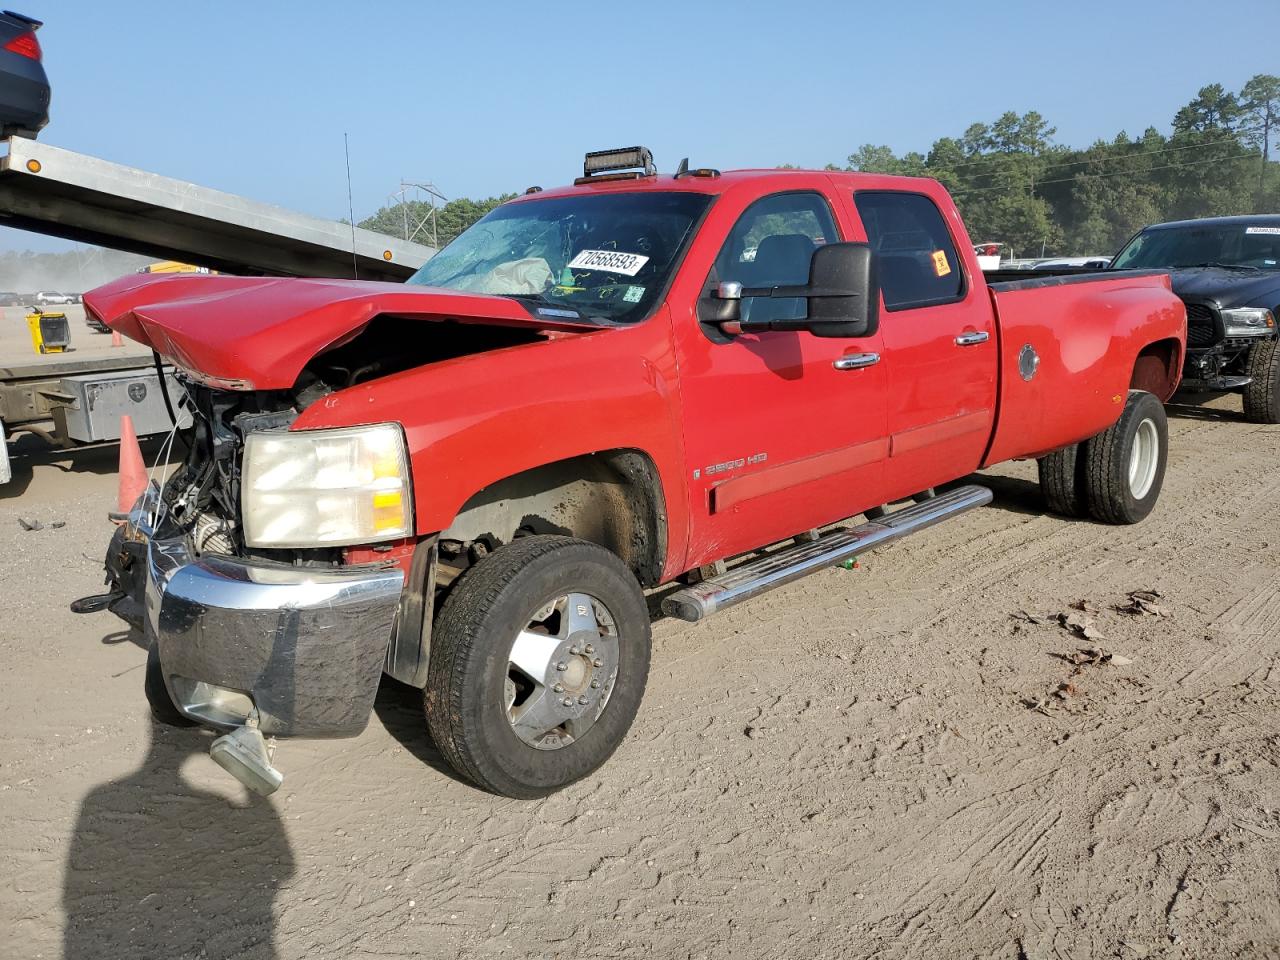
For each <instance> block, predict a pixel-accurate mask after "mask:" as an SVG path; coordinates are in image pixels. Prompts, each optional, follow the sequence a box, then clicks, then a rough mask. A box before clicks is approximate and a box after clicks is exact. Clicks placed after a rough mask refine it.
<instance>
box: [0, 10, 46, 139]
mask: <svg viewBox="0 0 1280 960" xmlns="http://www.w3.org/2000/svg"><path fill="white" fill-rule="evenodd" d="M41 26H42V24H41V22H40V21H39V20H33V19H31V17H25V16H23V15H22V14H20V13H14V12H13V11H11V10H5V11H4V12H3V13H0V136H3V137H30V138H32V139H34V138H35V135H36V134H37V133H39V132H40V129H41V128H42V127H43V126H44V125H45V124H46V123H48V122H49V78H48V77H46V76H45V72H44V63H42V62H41V61H42V58H43V54H42V52H41V50H40V41H39V40H37V39H36V31H37V30H39V29H40V27H41Z"/></svg>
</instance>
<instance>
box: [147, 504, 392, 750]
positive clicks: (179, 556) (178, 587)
mask: <svg viewBox="0 0 1280 960" xmlns="http://www.w3.org/2000/svg"><path fill="white" fill-rule="evenodd" d="M155 496H156V493H155V489H154V488H152V490H151V491H150V492H149V493H148V494H145V495H144V496H143V498H142V499H141V500H140V501H139V503H138V505H137V507H135V509H134V511H133V512H132V514H131V515H130V522H129V523H130V526H131V527H132V528H133V529H135V530H136V534H135V535H136V536H138V537H141V538H143V539H144V540H145V542H146V551H145V552H146V566H147V569H146V581H145V601H144V603H145V611H146V612H145V625H146V630H147V632H148V633H149V634H151V636H152V637H154V639H155V642H156V643H157V644H158V648H159V654H160V664H161V668H162V669H163V672H164V679H165V685H166V687H167V688H168V691H169V695H170V697H172V699H173V702H174V703H175V704H176V705H177V707H178V709H179V710H181V711H182V713H184V714H185V715H186V716H188V717H190V718H191V719H193V720H196V721H198V722H200V723H203V724H206V725H209V726H213V727H218V728H223V729H228V728H233V727H237V726H240V725H241V724H243V723H244V722H245V719H246V718H247V717H248V716H249V714H250V712H251V711H253V710H254V709H256V710H257V713H258V723H259V727H260V729H261V731H262V733H263V734H264V735H267V736H304V737H349V736H355V735H356V734H358V733H359V732H360V731H361V730H363V729H364V728H365V726H366V724H368V722H369V714H370V712H371V711H372V709H373V699H374V695H375V694H376V693H377V689H378V680H379V678H380V676H381V674H382V666H383V662H384V660H385V658H386V653H387V645H388V643H389V642H390V639H391V630H392V624H393V621H394V619H395V614H396V609H397V606H398V605H399V602H400V593H401V588H402V587H403V583H404V574H403V573H402V572H401V570H400V569H399V568H397V567H392V566H386V567H383V566H362V567H352V568H344V569H330V568H306V567H294V566H289V565H286V564H271V563H260V562H254V561H248V560H241V559H239V558H234V557H224V556H213V555H206V556H203V557H199V558H196V557H194V556H192V554H191V553H190V551H189V550H188V547H187V543H186V540H185V538H184V537H183V536H181V535H180V534H179V533H178V532H177V531H176V530H172V529H170V530H166V523H165V521H164V518H163V517H160V518H159V519H158V520H157V522H155V524H154V527H153V526H152V525H151V524H149V523H148V522H147V521H148V520H149V519H150V516H149V514H150V510H151V508H152V507H153V505H154V502H155V500H154V498H155ZM126 529H129V528H128V527H127V528H126Z"/></svg>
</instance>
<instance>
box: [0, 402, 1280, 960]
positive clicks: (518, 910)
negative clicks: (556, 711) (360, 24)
mask: <svg viewBox="0 0 1280 960" xmlns="http://www.w3.org/2000/svg"><path fill="white" fill-rule="evenodd" d="M1238 409H1239V401H1238V399H1224V400H1217V401H1213V402H1212V403H1211V404H1210V405H1209V406H1208V407H1200V406H1195V405H1185V406H1178V407H1175V408H1174V411H1173V412H1174V416H1173V419H1172V421H1171V431H1172V455H1171V459H1170V464H1169V474H1168V480H1167V482H1166V486H1165V491H1164V496H1163V498H1162V500H1161V502H1160V505H1159V506H1158V508H1157V511H1156V513H1155V514H1154V515H1153V516H1152V517H1151V518H1150V519H1149V520H1148V521H1147V522H1145V523H1143V524H1140V525H1138V526H1135V527H1130V528H1111V527H1103V526H1099V525H1095V524H1092V523H1088V522H1067V521H1064V520H1061V519H1056V518H1053V517H1047V516H1043V515H1041V508H1040V503H1039V499H1038V494H1037V490H1036V488H1035V486H1034V485H1033V483H1032V482H1031V481H1032V479H1033V477H1034V466H1033V465H1031V464H1014V465H1011V466H1008V467H1005V468H1001V469H999V470H996V471H993V472H992V473H991V474H990V475H988V476H987V477H986V479H985V482H988V483H989V484H990V485H991V486H992V487H993V488H994V490H995V492H996V501H995V504H994V505H993V506H991V507H989V508H986V509H983V510H980V511H977V512H974V513H971V514H969V515H966V516H964V517H963V518H961V519H959V520H957V521H955V522H953V523H951V524H949V525H944V526H942V527H939V528H935V529H933V530H930V531H927V532H926V533H924V534H922V535H920V536H919V537H917V538H916V539H914V540H911V541H908V542H906V543H904V544H901V545H899V546H896V547H891V548H888V549H886V550H885V551H883V552H881V553H878V554H871V555H868V556H866V557H865V558H864V559H863V562H862V568H861V569H859V570H851V571H846V570H841V569H832V570H830V571H827V572H825V573H821V574H818V575H816V576H814V577H811V578H810V579H808V580H807V581H804V582H801V583H799V584H796V585H793V586H792V587H789V588H786V589H783V590H781V591H779V592H776V593H774V594H772V595H770V596H768V597H765V598H762V599H760V600H757V601H756V602H753V603H750V604H747V605H744V606H742V607H738V608H735V609H734V610H731V611H728V612H726V613H724V614H722V615H720V616H719V617H718V618H713V619H712V620H711V621H710V622H709V623H707V624H704V625H701V626H689V625H685V624H680V623H675V622H661V623H658V624H657V625H656V628H655V646H654V662H653V671H652V675H651V678H650V684H649V692H648V694H647V698H646V701H645V703H644V705H643V707H642V709H641V713H640V717H639V719H638V720H637V722H636V725H635V727H634V728H633V730H632V731H631V734H630V736H629V737H628V738H627V741H626V743H625V744H624V746H623V747H622V748H621V750H620V751H619V752H618V753H617V755H616V756H615V757H614V758H613V760H612V761H611V762H610V763H608V764H607V765H606V766H605V767H604V768H603V769H602V770H600V771H599V772H598V773H597V774H596V775H595V776H592V777H590V778H589V779H587V780H586V781H584V782H582V783H580V784H578V785H576V786H574V787H573V788H571V789H569V790H566V791H564V792H563V793H560V794H559V795H556V796H553V797H551V798H549V799H546V800H543V801H539V802H533V803H527V802H519V801H512V800H504V799H498V798H495V797H492V796H488V795H486V794H483V793H480V792H478V791H476V790H474V789H472V788H471V787H469V786H467V785H465V784H463V783H460V782H459V781H457V780H455V779H454V778H452V777H451V776H450V775H449V774H448V772H447V771H445V770H444V768H443V766H442V764H441V763H440V761H439V759H438V757H437V754H436V753H435V751H434V749H433V747H432V745H431V743H430V741H429V740H428V738H427V735H426V732H425V727H424V724H423V721H422V715H421V709H420V702H419V699H418V697H417V696H415V694H414V692H413V691H411V690H409V689H407V688H404V687H400V686H397V685H394V684H392V683H390V682H389V681H388V683H387V685H386V686H385V687H384V689H383V690H382V691H381V693H380V695H379V698H378V704H377V711H376V716H375V717H374V719H373V721H372V722H371V724H370V726H369V729H368V730H367V731H366V732H365V733H364V734H363V735H362V736H361V737H359V738H358V739H354V740H346V741H332V742H289V743H285V744H284V745H283V746H282V748H281V750H280V752H279V754H278V755H277V762H278V763H279V765H280V767H281V768H282V769H283V770H284V772H285V775H286V779H285V784H284V787H283V788H282V789H281V791H280V792H279V793H278V794H276V795H275V796H274V797H272V798H270V799H267V800H260V799H250V798H249V796H248V795H247V794H246V793H245V791H243V790H242V789H241V788H240V787H239V786H238V785H236V784H235V783H234V782H232V781H230V780H229V778H228V777H227V776H226V775H224V774H223V773H222V771H221V770H220V769H218V768H217V767H216V766H214V764H213V763H212V761H210V760H209V758H208V755H207V752H206V751H207V747H208V743H209V737H208V736H207V735H206V734H202V733H198V732H182V731H172V730H168V729H158V728H155V727H153V726H152V724H151V722H150V721H149V719H148V714H147V708H146V705H145V702H144V700H143V696H142V690H141V684H142V667H143V661H144V653H143V651H142V649H141V648H140V647H139V646H138V645H137V644H136V643H135V642H134V638H132V637H131V636H130V635H129V634H128V633H126V632H122V631H121V629H120V626H121V624H120V623H119V622H118V621H116V620H115V619H114V618H112V617H110V616H109V615H106V614H99V615H95V616H86V617H77V616H75V615H73V614H71V613H70V612H68V610H67V602H68V601H69V600H70V599H72V598H74V597H77V596H79V595H82V594H87V593H91V592H95V591H96V590H97V589H98V587H99V584H100V582H101V574H100V567H101V565H100V559H99V558H100V555H101V552H102V549H103V546H104V544H105V541H106V538H107V535H108V533H109V529H108V526H107V523H106V522H105V520H104V516H103V515H104V511H105V510H106V509H107V508H108V506H109V503H110V502H111V500H112V497H113V490H114V486H113V485H114V482H115V481H114V476H113V475H112V473H111V466H112V456H113V454H111V452H110V451H105V452H102V453H92V452H91V453H88V454H81V455H79V456H78V457H77V458H76V459H75V461H74V469H68V467H69V466H70V465H71V464H72V461H65V460H63V461H59V460H51V459H49V458H48V457H47V456H44V455H40V456H37V457H35V458H33V457H31V456H22V457H20V458H19V460H18V462H17V463H16V464H15V467H16V468H17V470H18V475H19V478H20V481H21V482H20V484H19V487H18V488H15V489H23V490H25V491H26V492H25V493H23V495H22V496H20V497H18V498H16V499H4V494H2V493H0V553H2V554H3V556H4V557H5V559H4V561H3V565H2V566H0V595H2V598H3V601H2V604H0V809H2V810H3V814H4V815H3V818H0V863H3V865H4V869H3V873H4V876H3V878H2V880H0V888H2V889H3V892H2V893H0V944H3V947H0V953H3V954H4V955H5V956H12V957H24V958H25V957H48V958H53V957H59V956H65V957H75V958H81V957H98V956H101V957H111V958H124V957H128V958H131V960H132V958H150V957H157V958H159V957H164V958H187V957H200V958H223V957H253V958H258V957H277V956H278V957H286V958H304V957H305V958H308V960H329V958H334V960H336V958H344V960H345V958H374V957H379V958H387V957H410V956H423V957H490V956H495V957H545V956H551V955H555V956H558V957H570V958H576V957H731V956H732V957H797V958H806V960H807V958H824V957H870V956H884V957H890V958H921V960H923V958H930V960H932V958H947V957H983V958H987V957H999V958H1011V960H1012V958H1020V957H1025V958H1029V960H1038V958H1050V957H1056V958H1098V957H1122V958H1127V957H1175V958H1213V957H1250V958H1252V957H1280V471H1278V470H1277V464H1280V428H1274V427H1258V426H1252V425H1249V424H1246V423H1244V422H1243V421H1242V420H1241V418H1240V415H1239V413H1238V412H1237V411H1238ZM33 459H34V461H35V463H34V467H33ZM20 516H21V517H24V518H28V519H37V520H40V521H42V522H43V523H44V524H45V527H44V529H42V530H38V531H31V532H27V531H24V530H23V529H22V528H21V526H20V525H19V523H18V522H17V518H18V517H20ZM53 521H63V522H65V526H63V527H60V528H53V527H52V523H53ZM1136 590H1155V591H1158V592H1159V594H1160V595H1161V596H1160V597H1159V598H1158V599H1156V600H1155V603H1156V605H1157V606H1158V607H1159V608H1161V610H1162V614H1163V615H1155V614H1142V615H1131V614H1126V613H1122V612H1119V611H1117V610H1116V609H1115V607H1116V606H1117V605H1124V604H1126V603H1127V602H1128V597H1129V594H1130V593H1131V592H1132V591H1136ZM1078 601H1087V603H1088V604H1090V605H1092V606H1093V607H1095V608H1096V610H1097V612H1095V613H1088V612H1082V611H1077V610H1075V609H1073V608H1072V607H1071V604H1072V603H1075V602H1078ZM1021 612H1025V613H1027V614H1030V615H1032V616H1031V618H1030V619H1028V618H1027V617H1025V616H1022V615H1021ZM1059 613H1063V614H1075V615H1077V616H1078V617H1082V618H1083V617H1090V618H1091V619H1092V621H1093V627H1092V629H1093V630H1096V631H1098V632H1100V633H1101V634H1102V636H1103V638H1104V639H1097V638H1095V639H1090V640H1086V639H1083V638H1080V637H1077V636H1075V635H1073V633H1072V632H1071V630H1069V629H1068V628H1067V627H1064V626H1063V625H1062V624H1060V623H1059V622H1056V621H1053V620H1048V621H1046V622H1033V620H1043V619H1044V617H1042V616H1041V615H1046V616H1047V615H1056V614H1059ZM1085 647H1101V648H1102V649H1103V650H1104V651H1106V652H1110V653H1114V654H1116V655H1118V656H1117V658H1116V659H1115V660H1113V661H1110V662H1097V663H1093V662H1088V661H1089V660H1092V659H1095V657H1096V655H1095V656H1093V657H1086V658H1084V659H1085V660H1086V662H1085V663H1082V664H1075V663H1072V662H1069V661H1070V659H1071V655H1072V654H1075V653H1076V652H1077V651H1079V650H1080V649H1081V648H1085ZM1126 659H1127V660H1129V661H1131V662H1128V663H1125V662H1124V660H1126ZM1063 684H1069V686H1068V687H1067V688H1066V689H1062V685H1063ZM1055 692H1058V693H1060V694H1061V696H1059V695H1056V693H1055Z"/></svg>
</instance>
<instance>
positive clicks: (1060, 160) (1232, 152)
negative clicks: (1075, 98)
mask: <svg viewBox="0 0 1280 960" xmlns="http://www.w3.org/2000/svg"><path fill="white" fill-rule="evenodd" d="M1055 133H1056V130H1055V128H1054V127H1051V126H1050V125H1049V123H1048V121H1047V120H1046V119H1045V118H1044V117H1043V116H1041V115H1040V114H1039V113H1037V112H1036V111H1034V110H1032V111H1029V112H1027V113H1024V114H1018V113H1015V112H1013V111H1010V112H1007V113H1004V114H1002V115H1001V116H1000V117H998V118H997V119H996V120H995V121H993V122H991V123H974V124H972V125H970V126H969V127H968V128H967V129H966V130H965V131H964V133H963V134H962V135H960V136H958V137H950V136H949V137H942V138H940V139H938V140H936V141H934V144H933V146H932V147H931V148H930V149H929V152H928V153H920V152H917V151H912V152H909V153H904V154H898V153H896V152H895V151H894V150H893V149H892V148H891V147H888V146H885V145H881V144H872V143H867V144H863V145H862V146H861V147H859V148H858V149H857V150H855V151H854V152H853V153H852V154H850V155H849V157H848V160H847V162H846V163H845V164H844V165H843V166H840V165H836V164H828V165H827V169H828V170H859V171H864V172H869V173H895V174H905V175H907V176H915V177H934V178H936V179H938V180H940V181H941V182H942V183H943V184H945V185H946V187H947V189H948V190H950V191H951V194H952V196H953V197H955V200H956V203H957V204H958V205H959V207H960V210H961V212H962V213H963V214H964V218H965V222H966V224H967V225H968V227H969V233H970V236H971V238H972V239H973V240H974V242H990V241H999V242H1003V243H1006V244H1008V250H1007V252H1008V254H1009V255H1011V256H1027V257H1030V256H1039V255H1041V253H1043V254H1045V255H1049V256H1053V255H1064V256H1065V255H1071V254H1112V253H1115V252H1116V251H1117V250H1119V248H1120V246H1121V245H1122V244H1123V243H1124V241H1125V240H1127V239H1128V238H1129V237H1130V236H1131V235H1132V234H1133V233H1135V232H1136V231H1137V230H1139V229H1140V228H1141V227H1143V226H1145V225H1147V224H1149V223H1158V222H1160V221H1164V220H1181V219H1190V218H1194V217H1208V216H1225V215H1229V214H1241V213H1276V212H1280V163H1274V162H1271V147H1272V145H1273V143H1274V142H1275V140H1276V138H1277V135H1278V134H1280V77H1276V76H1272V75H1269V74H1259V75H1258V76H1255V77H1253V78H1252V79H1251V80H1250V81H1249V82H1248V83H1246V84H1245V85H1244V87H1242V88H1241V89H1240V90H1239V91H1238V92H1233V91H1229V90H1227V89H1226V88H1224V87H1223V86H1222V85H1221V84H1217V83H1215V84H1211V85H1209V86H1207V87H1203V88H1201V90H1200V92H1199V93H1198V94H1196V96H1195V98H1194V99H1193V100H1192V101H1191V102H1190V103H1188V104H1187V105H1186V106H1184V107H1182V108H1181V109H1180V110H1178V112H1177V113H1176V114H1175V115H1174V117H1173V123H1172V133H1171V134H1170V135H1168V136H1165V135H1164V134H1163V133H1161V132H1160V131H1159V130H1158V129H1156V128H1155V127H1154V126H1152V127H1148V128H1147V129H1146V130H1145V131H1143V132H1142V133H1141V134H1140V135H1138V136H1136V137H1130V136H1129V135H1128V134H1127V133H1125V132H1123V131H1122V132H1120V133H1118V134H1116V135H1115V136H1114V137H1113V138H1111V139H1110V140H1097V141H1095V142H1094V143H1093V144H1091V145H1090V146H1088V147H1085V148H1083V149H1078V148H1072V147H1067V146H1064V145H1062V144H1058V143H1055V142H1054V139H1053V137H1054V134H1055ZM781 166H782V167H791V166H792V165H791V164H781ZM513 196H515V194H504V195H502V196H497V197H489V198H487V199H484V200H471V199H465V198H463V199H458V200H450V201H449V202H448V203H445V204H443V205H440V206H437V207H436V210H435V216H436V233H437V236H438V238H439V243H440V246H444V245H445V244H446V243H448V242H449V241H450V240H452V239H453V238H454V237H456V236H457V235H458V234H459V233H461V232H462V231H463V230H465V229H466V228H467V227H469V226H470V225H471V224H472V223H474V222H475V221H476V220H479V219H480V218H481V217H482V216H484V215H485V214H486V213H488V212H489V211H490V210H492V209H493V208H494V207H496V206H497V205H498V204H500V203H503V202H505V201H507V200H509V199H511V198H512V197H513ZM406 206H407V207H408V209H407V210H406V209H405V208H404V207H402V206H401V205H400V204H394V205H391V206H387V207H383V208H382V209H380V210H378V212H377V213H375V214H374V215H373V216H371V217H368V218H366V219H365V220H362V221H361V222H360V224H359V225H360V226H361V227H365V228H367V229H369V230H376V231H378V232H380V233H387V234H391V235H393V236H400V237H402V236H404V232H405V220H406V216H405V214H406V213H407V214H408V218H407V219H408V221H409V223H410V231H411V232H412V231H413V229H414V228H415V226H416V225H417V224H419V223H421V222H422V221H423V220H424V219H425V217H426V216H427V214H429V212H430V209H429V206H428V204H427V203H426V202H424V201H414V200H410V201H407V203H406ZM413 239H415V240H417V241H419V242H426V243H429V242H430V234H429V233H426V234H425V235H424V232H423V231H421V230H419V231H418V233H417V235H415V236H414V237H413Z"/></svg>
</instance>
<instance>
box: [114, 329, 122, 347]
mask: <svg viewBox="0 0 1280 960" xmlns="http://www.w3.org/2000/svg"><path fill="white" fill-rule="evenodd" d="M111 345H112V346H113V347H123V346H124V338H123V337H121V336H120V331H119V330H112V331H111Z"/></svg>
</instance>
